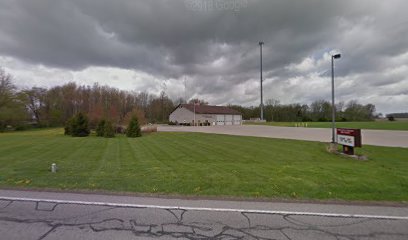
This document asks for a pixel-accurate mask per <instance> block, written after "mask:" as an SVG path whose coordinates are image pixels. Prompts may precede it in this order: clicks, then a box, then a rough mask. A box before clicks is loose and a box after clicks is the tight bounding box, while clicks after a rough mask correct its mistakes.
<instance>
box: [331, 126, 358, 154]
mask: <svg viewBox="0 0 408 240" xmlns="http://www.w3.org/2000/svg"><path fill="white" fill-rule="evenodd" d="M337 143H338V144H341V145H343V152H344V153H345V154H349V155H354V147H361V129H351V128H337Z"/></svg>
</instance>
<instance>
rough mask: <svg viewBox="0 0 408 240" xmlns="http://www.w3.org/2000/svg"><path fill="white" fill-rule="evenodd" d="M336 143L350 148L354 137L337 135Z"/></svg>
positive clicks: (353, 143)
mask: <svg viewBox="0 0 408 240" xmlns="http://www.w3.org/2000/svg"><path fill="white" fill-rule="evenodd" d="M337 143H338V144H341V145H346V146H350V147H354V145H355V142H354V137H352V136H347V135H337Z"/></svg>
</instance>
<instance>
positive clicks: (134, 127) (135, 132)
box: [126, 116, 142, 138]
mask: <svg viewBox="0 0 408 240" xmlns="http://www.w3.org/2000/svg"><path fill="white" fill-rule="evenodd" d="M126 136H127V137H130V138H135V137H141V136H142V132H141V130H140V126H139V121H138V120H137V117H136V116H133V117H132V118H131V119H130V122H129V125H128V128H127V129H126Z"/></svg>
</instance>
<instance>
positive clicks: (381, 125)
mask: <svg viewBox="0 0 408 240" xmlns="http://www.w3.org/2000/svg"><path fill="white" fill-rule="evenodd" d="M245 124H247V125H268V126H278V127H296V124H307V127H309V128H331V127H332V123H331V122H307V123H306V122H304V123H295V122H266V123H245ZM303 126H304V125H303ZM336 127H338V128H360V129H376V130H405V131H408V121H393V122H391V121H372V122H336Z"/></svg>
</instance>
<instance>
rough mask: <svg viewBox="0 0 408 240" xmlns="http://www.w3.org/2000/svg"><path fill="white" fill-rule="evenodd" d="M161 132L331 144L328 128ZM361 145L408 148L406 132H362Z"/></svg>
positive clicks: (179, 129) (252, 127)
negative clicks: (197, 133)
mask: <svg viewBox="0 0 408 240" xmlns="http://www.w3.org/2000/svg"><path fill="white" fill-rule="evenodd" d="M158 131H161V132H203V133H217V134H228V135H239V136H255V137H268V138H283V139H297V140H307V141H318V142H331V129H329V128H301V127H299V128H295V127H274V126H256V125H243V126H210V127H182V126H159V127H158ZM362 142H363V145H364V144H367V145H376V146H388V147H408V131H388V130H368V129H363V130H362Z"/></svg>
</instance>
